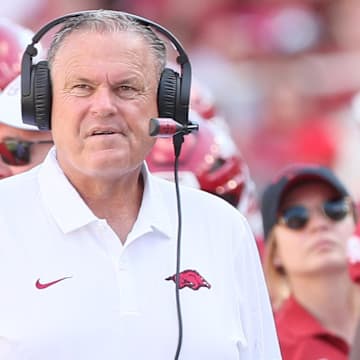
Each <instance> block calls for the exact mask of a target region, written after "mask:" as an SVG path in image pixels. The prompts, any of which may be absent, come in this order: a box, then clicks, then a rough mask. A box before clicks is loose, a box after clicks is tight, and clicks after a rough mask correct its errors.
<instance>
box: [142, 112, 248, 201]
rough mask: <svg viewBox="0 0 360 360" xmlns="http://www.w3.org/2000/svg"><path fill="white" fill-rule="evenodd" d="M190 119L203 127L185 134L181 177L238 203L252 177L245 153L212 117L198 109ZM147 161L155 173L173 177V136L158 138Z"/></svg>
mask: <svg viewBox="0 0 360 360" xmlns="http://www.w3.org/2000/svg"><path fill="white" fill-rule="evenodd" d="M190 119H191V121H194V122H197V123H198V124H199V131H198V132H193V133H190V134H189V135H186V136H185V138H184V143H183V146H182V150H181V154H180V157H179V179H180V180H181V179H184V180H187V181H186V182H185V181H184V183H186V185H190V186H193V187H197V188H200V189H202V190H204V191H207V192H209V193H212V194H214V195H217V196H219V197H221V198H223V199H224V200H226V201H228V202H229V203H230V204H232V205H233V206H235V207H238V206H239V204H240V202H241V197H242V196H243V195H244V194H245V193H246V192H245V191H244V190H245V187H246V186H247V181H248V180H250V178H249V176H248V169H247V166H246V164H245V162H244V160H243V158H242V156H241V154H240V153H239V151H238V150H237V149H236V146H235V145H234V144H233V140H232V139H231V137H230V135H229V134H227V133H226V132H224V129H223V128H222V127H221V126H218V125H217V124H215V123H213V121H212V120H204V119H203V118H201V117H200V116H199V114H197V113H194V112H191V113H190ZM229 149H232V150H231V151H229ZM147 164H148V166H149V169H150V171H151V172H152V173H156V174H158V175H160V176H162V177H165V178H167V179H171V180H172V179H173V175H170V174H171V173H172V172H173V166H174V151H173V144H172V139H171V138H170V139H169V138H159V139H157V141H156V143H155V145H154V147H153V149H152V151H151V152H150V154H149V155H148V157H147ZM191 173H192V174H193V175H194V176H195V178H196V181H195V180H194V179H193V181H191V182H190V181H189V178H190V177H189V176H185V174H191ZM163 174H168V176H164V175H163ZM182 174H184V176H182Z"/></svg>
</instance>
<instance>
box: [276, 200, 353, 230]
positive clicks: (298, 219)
mask: <svg viewBox="0 0 360 360" xmlns="http://www.w3.org/2000/svg"><path fill="white" fill-rule="evenodd" d="M321 211H322V213H323V214H324V215H325V216H326V217H327V218H328V219H330V220H332V221H341V220H343V219H344V218H345V217H346V216H347V215H348V214H349V213H351V211H352V202H351V200H350V199H349V198H347V197H344V198H341V199H336V200H327V201H325V202H324V203H323V204H322V205H321ZM310 212H311V211H310V210H309V209H308V208H306V207H305V206H302V205H296V206H291V207H289V208H287V209H284V211H283V212H282V213H281V215H280V217H279V219H278V223H279V224H283V225H285V226H287V227H288V228H290V229H293V230H301V229H303V228H305V226H306V224H307V223H308V221H309V219H310Z"/></svg>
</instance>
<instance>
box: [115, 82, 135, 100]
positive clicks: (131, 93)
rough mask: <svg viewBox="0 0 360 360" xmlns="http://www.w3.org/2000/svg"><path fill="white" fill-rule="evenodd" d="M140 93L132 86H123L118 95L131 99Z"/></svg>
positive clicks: (120, 87)
mask: <svg viewBox="0 0 360 360" xmlns="http://www.w3.org/2000/svg"><path fill="white" fill-rule="evenodd" d="M138 93H139V90H138V89H137V88H135V87H134V86H131V85H121V86H119V88H118V95H119V96H120V97H122V98H126V99H131V98H133V97H135V96H136V95H137V94H138Z"/></svg>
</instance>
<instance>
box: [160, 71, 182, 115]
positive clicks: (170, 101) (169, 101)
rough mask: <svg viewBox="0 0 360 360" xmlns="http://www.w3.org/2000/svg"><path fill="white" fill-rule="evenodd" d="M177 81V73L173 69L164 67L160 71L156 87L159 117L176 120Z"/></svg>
mask: <svg viewBox="0 0 360 360" xmlns="http://www.w3.org/2000/svg"><path fill="white" fill-rule="evenodd" d="M179 81H180V80H179V74H178V73H177V72H175V71H174V70H172V69H169V68H165V69H164V71H163V72H162V74H161V78H160V82H159V88H158V109H159V117H161V118H171V119H174V120H176V107H177V103H178V96H179Z"/></svg>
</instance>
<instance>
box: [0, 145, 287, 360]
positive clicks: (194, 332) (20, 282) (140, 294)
mask: <svg viewBox="0 0 360 360" xmlns="http://www.w3.org/2000/svg"><path fill="white" fill-rule="evenodd" d="M143 174H144V179H145V190H144V196H143V200H142V205H141V209H140V212H139V215H138V218H137V220H136V223H135V224H134V227H133V229H132V231H131V232H130V234H129V235H128V238H127V241H126V243H125V244H124V245H122V243H121V242H120V240H119V239H118V238H117V236H116V234H115V233H114V232H113V230H112V229H111V227H110V226H109V225H108V224H107V222H106V220H104V219H99V218H97V217H96V216H95V215H94V214H93V213H92V211H91V210H90V209H89V208H88V207H87V205H86V204H85V202H84V201H83V200H82V198H81V197H80V196H79V194H78V193H77V192H76V190H75V189H74V188H73V187H72V185H71V184H70V182H69V181H68V180H67V178H66V177H65V176H64V174H63V172H62V171H61V169H60V167H59V166H58V163H57V161H56V154H55V149H52V150H51V151H50V153H49V155H48V156H47V158H46V160H45V161H44V163H43V164H41V165H40V166H38V167H36V168H34V169H32V170H30V171H29V172H26V173H23V174H20V175H17V176H13V177H11V178H8V179H5V180H2V181H0V199H1V202H0V234H1V235H0V289H1V290H0V291H1V292H0V294H1V295H0V359H6V360H25V359H26V360H120V359H122V360H124V359H126V360H144V359H147V360H169V359H174V355H175V351H176V347H177V341H178V322H177V313H176V299H175V282H174V280H173V277H172V276H173V275H174V274H175V270H176V241H177V210H176V196H175V185H174V184H173V183H172V182H169V181H166V180H163V179H160V178H157V177H155V176H154V175H152V174H149V172H148V170H147V168H146V166H144V167H143ZM180 191H181V203H182V221H183V222H182V244H181V272H182V275H181V278H180V279H181V286H182V288H181V289H180V301H181V313H182V321H183V342H182V348H181V352H180V359H183V360H195V359H207V360H212V359H213V360H220V359H221V360H235V359H241V360H255V359H256V360H261V359H264V360H265V359H266V360H273V359H276V360H278V359H281V356H280V352H279V347H278V342H277V337H276V333H275V328H274V322H273V317H272V311H271V307H270V303H269V299H268V294H267V291H266V287H265V283H264V278H263V274H262V269H261V264H260V261H259V257H258V253H257V249H256V245H255V241H254V239H253V237H252V235H251V231H250V229H249V227H248V224H247V223H246V221H245V220H244V218H243V217H242V216H241V215H240V214H239V212H238V211H237V210H236V209H235V208H233V207H232V206H230V205H229V204H227V203H226V202H225V201H223V200H221V199H219V198H217V197H215V196H212V195H209V194H208V193H205V192H202V191H199V190H196V189H192V188H190V187H181V190H180Z"/></svg>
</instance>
